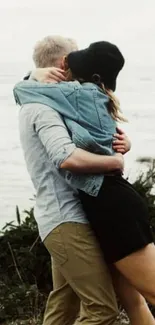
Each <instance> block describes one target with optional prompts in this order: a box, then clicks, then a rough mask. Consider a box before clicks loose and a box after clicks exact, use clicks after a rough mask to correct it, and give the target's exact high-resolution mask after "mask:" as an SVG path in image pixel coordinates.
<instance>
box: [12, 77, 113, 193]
mask: <svg viewBox="0 0 155 325" xmlns="http://www.w3.org/2000/svg"><path fill="white" fill-rule="evenodd" d="M14 97H15V100H16V103H17V104H19V105H23V104H30V103H40V104H44V105H47V106H50V107H51V108H53V109H54V110H56V111H57V112H59V113H60V114H61V115H62V116H63V118H64V121H65V123H66V126H67V128H68V130H69V132H70V135H71V138H72V141H73V142H74V143H75V145H76V147H79V148H82V149H84V150H87V151H89V152H93V153H97V154H102V155H113V154H114V152H113V149H112V141H113V134H114V133H115V132H116V122H115V121H114V120H113V118H112V117H111V115H110V114H109V112H108V108H107V107H108V102H109V97H108V96H107V95H106V94H104V92H103V91H101V89H100V88H99V87H98V86H96V85H95V84H92V83H83V84H80V83H79V82H78V81H74V82H61V83H55V84H43V83H39V82H36V81H22V82H20V83H18V84H17V85H15V87H14ZM56 167H57V168H59V167H60V166H56ZM61 173H62V175H63V177H65V179H66V181H67V182H68V183H69V184H71V185H72V186H73V188H77V189H80V190H83V191H85V192H86V193H88V194H90V195H93V196H97V195H98V192H99V190H100V188H101V185H102V183H103V179H104V176H103V175H82V176H81V175H76V174H75V173H74V174H73V173H71V172H70V171H64V170H62V171H61Z"/></svg>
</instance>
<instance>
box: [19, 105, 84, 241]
mask: <svg viewBox="0 0 155 325" xmlns="http://www.w3.org/2000/svg"><path fill="white" fill-rule="evenodd" d="M19 130H20V140H21V145H22V148H23V151H24V157H25V161H26V165H27V169H28V172H29V174H30V177H31V180H32V182H33V185H34V187H35V189H36V205H35V210H34V212H35V218H36V221H37V224H38V228H39V232H40V236H41V238H42V240H44V239H45V238H46V237H47V235H48V234H49V233H50V232H51V231H52V230H53V229H54V228H56V227H57V226H59V225H60V224H61V223H64V222H78V223H87V220H86V218H85V215H84V211H83V209H82V206H81V203H80V201H79V198H78V192H76V190H75V189H73V188H72V187H71V186H70V185H69V184H67V183H66V182H65V180H64V179H63V177H62V176H61V175H60V173H59V170H58V168H57V166H60V165H61V163H62V162H63V161H64V160H66V159H67V158H68V157H69V156H70V155H71V154H72V153H73V151H74V150H75V148H76V147H75V145H74V144H73V143H72V141H71V138H70V136H69V134H68V131H67V129H66V127H65V125H64V122H63V120H62V117H61V116H60V115H59V114H58V113H57V112H56V111H54V110H53V109H51V108H50V107H48V106H46V105H42V104H26V105H23V106H22V107H21V109H20V113H19Z"/></svg>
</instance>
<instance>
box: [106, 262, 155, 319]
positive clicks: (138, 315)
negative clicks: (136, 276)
mask: <svg viewBox="0 0 155 325" xmlns="http://www.w3.org/2000/svg"><path fill="white" fill-rule="evenodd" d="M111 275H112V279H113V284H114V288H115V291H116V294H117V296H118V297H119V299H120V302H121V304H122V307H123V308H124V309H125V311H126V313H127V315H128V317H129V319H130V322H131V325H155V319H154V317H153V316H152V314H151V312H150V310H149V308H148V305H147V303H146V300H145V299H144V297H143V296H142V295H141V294H140V293H139V292H138V291H137V290H136V289H135V288H134V287H133V286H132V285H131V284H130V283H129V281H128V280H127V279H126V278H125V277H124V276H123V275H122V274H121V273H120V272H119V271H118V270H117V269H116V268H115V267H113V268H112V269H111Z"/></svg>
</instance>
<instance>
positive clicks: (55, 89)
mask: <svg viewBox="0 0 155 325" xmlns="http://www.w3.org/2000/svg"><path fill="white" fill-rule="evenodd" d="M13 94H14V98H15V101H16V103H17V104H19V105H24V104H32V103H39V104H43V105H47V106H49V107H51V108H53V109H54V110H56V111H57V112H58V113H60V114H62V116H63V117H65V118H69V119H72V120H75V121H77V120H78V113H77V109H76V100H75V90H74V88H73V87H69V86H68V84H67V82H66V83H55V84H45V83H40V82H36V81H32V80H31V81H29V80H28V81H21V82H19V83H18V84H16V85H15V87H14V89H13ZM70 96H72V104H71V103H70V100H69V98H70Z"/></svg>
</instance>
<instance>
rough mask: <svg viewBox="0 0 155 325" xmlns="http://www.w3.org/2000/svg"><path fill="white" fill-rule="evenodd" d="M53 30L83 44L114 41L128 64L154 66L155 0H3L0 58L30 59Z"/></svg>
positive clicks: (0, 8)
mask: <svg viewBox="0 0 155 325" xmlns="http://www.w3.org/2000/svg"><path fill="white" fill-rule="evenodd" d="M50 34H60V35H62V36H69V37H74V38H76V39H77V41H78V44H79V46H80V47H84V46H87V45H88V44H89V43H90V42H92V41H96V40H109V41H112V42H115V43H116V44H117V45H118V46H119V47H120V48H121V50H122V51H123V53H124V55H125V57H126V59H127V60H128V62H129V63H131V64H133V63H136V64H137V63H139V64H140V65H141V64H142V65H153V66H155V0H111V1H110V0H109V1H107V0H95V1H94V0H90V1H89V0H88V1H87V0H78V1H77V0H76V1H75V0H0V62H1V63H2V62H26V61H29V62H30V60H31V56H32V49H33V46H34V44H35V42H36V41H37V40H38V39H41V38H42V37H44V36H47V35H50Z"/></svg>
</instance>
